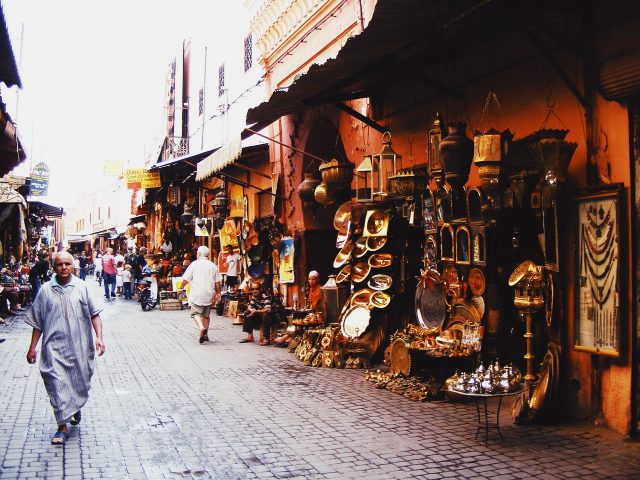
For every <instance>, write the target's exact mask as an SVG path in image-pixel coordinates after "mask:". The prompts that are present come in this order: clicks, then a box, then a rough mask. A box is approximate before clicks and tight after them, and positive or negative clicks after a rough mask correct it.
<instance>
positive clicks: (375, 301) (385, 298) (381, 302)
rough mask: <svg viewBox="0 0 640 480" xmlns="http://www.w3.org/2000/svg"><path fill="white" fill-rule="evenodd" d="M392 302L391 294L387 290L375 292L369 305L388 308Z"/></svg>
mask: <svg viewBox="0 0 640 480" xmlns="http://www.w3.org/2000/svg"><path fill="white" fill-rule="evenodd" d="M390 303H391V295H389V294H388V293H385V292H380V291H378V292H374V293H373V294H372V295H371V297H370V299H369V305H370V306H372V307H375V308H386V307H387V306H388V305H389V304H390Z"/></svg>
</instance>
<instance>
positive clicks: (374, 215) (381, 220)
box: [365, 210, 389, 236]
mask: <svg viewBox="0 0 640 480" xmlns="http://www.w3.org/2000/svg"><path fill="white" fill-rule="evenodd" d="M388 226H389V215H388V214H387V213H385V212H383V211H381V210H371V211H369V212H367V218H366V222H365V231H366V232H367V234H368V235H369V236H375V235H384V234H385V233H386V232H385V230H386V229H387V227H388ZM383 232H384V233H383Z"/></svg>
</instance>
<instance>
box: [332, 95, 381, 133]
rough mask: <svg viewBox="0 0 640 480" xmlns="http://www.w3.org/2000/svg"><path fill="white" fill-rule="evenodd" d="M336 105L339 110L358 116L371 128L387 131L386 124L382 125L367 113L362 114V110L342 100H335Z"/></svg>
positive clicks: (357, 117) (358, 118)
mask: <svg viewBox="0 0 640 480" xmlns="http://www.w3.org/2000/svg"><path fill="white" fill-rule="evenodd" d="M334 105H335V106H336V108H337V109H338V110H342V111H343V112H345V113H347V114H349V115H351V116H352V117H354V118H356V119H357V120H360V121H361V122H362V123H364V124H365V125H369V126H370V127H371V128H373V129H374V130H377V131H378V132H380V133H384V132H386V131H387V127H384V126H382V125H380V124H379V123H376V122H374V121H373V120H371V119H370V118H369V117H367V116H365V115H362V114H361V113H360V112H357V111H356V110H354V109H353V108H351V107H349V106H348V105H345V104H344V103H342V102H335V103H334Z"/></svg>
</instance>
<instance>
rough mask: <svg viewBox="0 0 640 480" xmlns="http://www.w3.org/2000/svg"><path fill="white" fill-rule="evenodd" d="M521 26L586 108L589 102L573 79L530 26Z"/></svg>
mask: <svg viewBox="0 0 640 480" xmlns="http://www.w3.org/2000/svg"><path fill="white" fill-rule="evenodd" d="M522 26H523V28H524V32H525V34H526V35H527V38H528V39H529V41H530V42H531V43H532V44H533V46H534V47H535V48H536V49H537V50H538V52H540V54H541V55H542V56H543V57H544V58H545V59H546V60H547V62H549V65H550V66H551V68H553V69H554V70H555V71H556V73H557V74H558V76H559V77H560V79H561V80H562V81H563V82H564V84H565V85H566V86H567V88H568V89H569V90H571V93H573V96H574V97H576V99H578V102H580V105H582V106H583V107H584V108H585V109H587V108H588V106H589V102H587V99H586V97H585V96H584V95H583V94H582V92H581V91H580V90H579V89H578V86H577V85H576V84H575V83H574V81H573V80H572V79H571V78H569V75H567V72H565V71H564V69H563V68H562V66H561V65H560V64H559V63H558V62H557V61H556V59H555V58H553V55H551V53H550V52H549V51H548V49H547V48H545V46H544V44H543V43H542V41H541V40H540V39H539V38H538V37H537V36H536V34H535V33H534V32H533V31H532V30H531V28H529V26H528V25H527V24H525V23H523V24H522Z"/></svg>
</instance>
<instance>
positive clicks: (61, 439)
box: [51, 432, 69, 445]
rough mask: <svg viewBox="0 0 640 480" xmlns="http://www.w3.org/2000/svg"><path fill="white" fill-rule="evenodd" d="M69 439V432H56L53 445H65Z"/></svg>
mask: <svg viewBox="0 0 640 480" xmlns="http://www.w3.org/2000/svg"><path fill="white" fill-rule="evenodd" d="M67 438H69V433H68V432H56V434H55V435H54V436H53V437H51V445H64V443H65V442H66V441H67Z"/></svg>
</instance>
